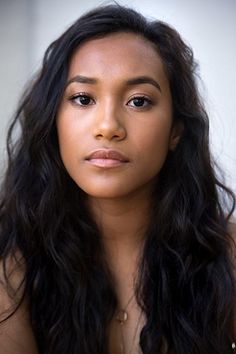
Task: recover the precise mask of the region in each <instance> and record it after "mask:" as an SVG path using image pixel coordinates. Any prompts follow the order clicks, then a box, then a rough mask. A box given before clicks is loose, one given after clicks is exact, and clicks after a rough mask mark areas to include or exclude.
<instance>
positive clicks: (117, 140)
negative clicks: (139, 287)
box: [57, 33, 180, 273]
mask: <svg viewBox="0 0 236 354" xmlns="http://www.w3.org/2000/svg"><path fill="white" fill-rule="evenodd" d="M78 77H80V79H79V80H78ZM81 77H83V80H81ZM84 77H85V78H86V80H85V79H84ZM138 77H148V78H149V81H150V79H151V80H155V82H154V81H153V82H151V83H150V82H145V83H141V84H140V83H137V82H136V83H135V84H134V82H132V84H131V83H130V80H132V79H134V78H138ZM88 79H89V80H88ZM91 79H92V80H91ZM78 81H83V82H78ZM85 81H86V82H85ZM146 81H148V80H146ZM127 82H129V84H128V83H127ZM137 97H138V99H137ZM135 98H136V100H135ZM57 132H58V139H59V148H60V154H61V158H62V161H63V163H64V165H65V168H66V169H67V171H68V173H69V175H70V176H71V178H72V179H73V180H74V181H75V182H76V183H77V185H78V186H79V187H80V188H81V189H82V190H84V191H85V192H86V193H87V195H88V203H89V206H90V208H91V210H92V212H93V215H94V217H95V219H96V221H97V223H98V224H99V226H100V229H101V234H102V236H103V239H104V243H105V247H106V249H107V253H108V256H109V258H110V260H111V262H112V261H113V263H114V264H112V265H111V267H113V268H119V273H120V269H121V267H122V264H125V265H127V262H128V260H129V263H132V264H134V263H135V259H136V258H137V256H138V253H139V248H140V239H141V238H142V235H143V230H144V228H145V226H146V225H147V222H148V215H149V211H150V209H149V207H150V206H149V201H150V197H151V193H152V191H153V184H154V181H156V179H157V176H158V173H159V171H160V170H161V168H162V166H163V163H164V161H165V159H166V156H167V154H168V151H169V150H172V149H174V148H175V146H176V144H177V143H178V140H179V137H180V133H179V129H178V127H176V126H174V125H173V117H172V98H171V92H170V87H169V81H168V78H167V75H166V73H165V69H164V65H163V63H162V60H161V58H160V56H159V55H158V53H157V50H156V48H154V46H153V44H152V43H151V42H149V41H147V40H146V39H144V38H142V37H141V36H138V35H136V34H133V33H118V34H112V35H107V36H105V37H104V38H101V39H94V40H90V41H88V42H86V43H84V44H83V45H81V46H80V47H79V48H77V50H76V51H75V53H74V55H73V56H72V59H71V62H70V66H69V73H68V80H67V84H66V88H65V91H64V95H63V99H62V102H61V104H60V107H59V110H58V113H57ZM101 148H102V149H115V150H117V151H118V152H120V153H122V154H123V155H125V157H126V159H127V160H128V162H125V163H122V164H120V165H118V166H114V167H112V168H106V167H105V168H104V167H98V166H95V165H94V164H91V162H90V161H87V160H86V157H87V156H88V155H90V153H91V152H93V151H95V150H97V149H101ZM155 183H156V182H155ZM131 251H132V254H133V255H134V256H133V258H132V257H131V258H132V259H131V260H130V253H131ZM125 258H126V261H125ZM124 261H125V262H124ZM122 268H124V266H123V267H122ZM125 268H127V267H125ZM124 272H125V270H124Z"/></svg>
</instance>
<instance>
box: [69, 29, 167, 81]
mask: <svg viewBox="0 0 236 354" xmlns="http://www.w3.org/2000/svg"><path fill="white" fill-rule="evenodd" d="M78 73H79V74H81V75H83V74H84V75H87V76H88V75H89V76H94V77H97V76H103V77H106V76H109V77H113V76H116V75H119V76H120V75H124V76H137V75H139V74H140V75H144V74H149V75H157V76H158V77H159V79H160V77H161V76H165V73H164V65H163V62H162V59H161V57H160V55H159V54H158V51H157V49H156V48H155V46H154V44H153V43H151V42H150V41H148V40H147V39H145V38H143V37H142V36H140V35H137V34H134V33H123V32H121V33H115V34H109V35H107V36H105V37H103V38H99V39H92V40H89V41H87V42H85V43H83V44H82V45H81V46H79V47H78V48H77V49H76V50H75V52H74V54H73V56H72V58H71V62H70V67H69V78H71V77H73V76H74V75H77V74H78Z"/></svg>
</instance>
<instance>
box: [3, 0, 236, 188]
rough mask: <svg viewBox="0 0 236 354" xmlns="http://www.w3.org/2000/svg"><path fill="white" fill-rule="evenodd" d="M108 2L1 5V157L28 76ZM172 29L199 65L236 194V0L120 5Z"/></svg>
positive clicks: (216, 145)
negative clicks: (65, 34) (84, 17)
mask: <svg viewBox="0 0 236 354" xmlns="http://www.w3.org/2000/svg"><path fill="white" fill-rule="evenodd" d="M101 3H108V2H107V1H105V2H104V1H103V2H101V1H96V0H86V1H79V0H66V1H64V0H18V1H17V0H9V1H8V0H5V1H4V0H0V43H1V56H0V63H1V65H0V77H1V80H0V107H1V110H0V121H1V127H2V128H1V131H0V154H1V155H2V156H3V149H4V140H5V127H6V124H7V121H8V119H9V117H10V115H11V113H12V112H13V110H14V108H15V105H16V101H17V99H18V97H19V93H20V91H21V88H22V87H23V85H24V83H25V82H26V81H27V79H28V77H29V76H30V75H31V74H32V73H33V72H34V70H35V69H37V68H38V67H39V65H40V62H41V59H42V56H43V53H44V51H45V49H46V48H47V46H48V45H49V44H50V42H51V41H52V40H54V39H55V38H56V37H57V36H58V35H59V34H60V33H61V32H62V31H64V30H65V29H66V28H67V27H68V26H69V25H70V24H71V23H72V22H73V21H74V20H75V19H76V18H77V17H78V16H80V15H81V14H82V13H83V12H84V11H86V10H88V9H91V8H92V7H94V6H97V5H99V4H101ZM119 3H120V4H126V5H129V6H133V7H135V8H136V9H137V10H140V11H141V12H143V13H144V14H145V15H148V16H149V17H156V18H158V19H161V20H164V21H166V22H168V23H170V24H171V25H173V26H174V27H175V28H176V29H177V30H178V31H179V32H180V33H181V35H182V36H183V38H184V39H185V40H186V41H187V43H189V44H190V45H191V46H192V47H193V49H194V53H195V57H196V58H197V60H198V62H199V64H200V74H201V77H202V80H203V83H201V90H202V94H203V96H204V99H205V102H206V106H207V109H208V112H209V115H210V124H211V128H210V132H211V143H212V150H213V152H214V154H215V156H216V159H217V160H218V161H219V162H220V163H221V165H222V166H223V169H224V171H225V173H226V174H227V180H228V183H229V184H230V185H231V187H233V188H234V189H235V190H236V139H235V138H236V103H235V102H236V99H235V94H236V90H235V83H236V70H235V63H236V61H235V58H236V39H235V38H236V1H235V0H198V1H197V0H145V1H142V2H141V1H139V0H129V1H123V0H120V1H119Z"/></svg>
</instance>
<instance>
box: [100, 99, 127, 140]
mask: <svg viewBox="0 0 236 354" xmlns="http://www.w3.org/2000/svg"><path fill="white" fill-rule="evenodd" d="M95 114H96V117H95V119H94V127H93V134H94V137H95V138H96V139H106V140H117V141H120V140H123V139H125V137H126V129H125V124H124V121H123V120H122V117H121V111H120V110H119V108H118V107H117V105H114V104H112V103H110V102H107V104H103V105H101V106H100V107H98V108H97V111H96V113H95Z"/></svg>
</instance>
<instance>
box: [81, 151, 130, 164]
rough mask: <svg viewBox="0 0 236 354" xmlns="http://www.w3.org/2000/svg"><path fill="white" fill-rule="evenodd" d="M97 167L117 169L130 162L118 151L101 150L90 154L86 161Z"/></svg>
mask: <svg viewBox="0 0 236 354" xmlns="http://www.w3.org/2000/svg"><path fill="white" fill-rule="evenodd" d="M85 160H86V161H88V162H89V163H91V164H93V165H95V166H97V167H107V168H108V167H116V166H120V165H123V164H125V163H127V162H129V159H128V158H127V157H126V156H125V155H123V154H122V153H120V152H119V151H116V150H110V149H99V150H95V151H93V152H92V153H91V154H89V155H88V156H87V157H86V159H85Z"/></svg>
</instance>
